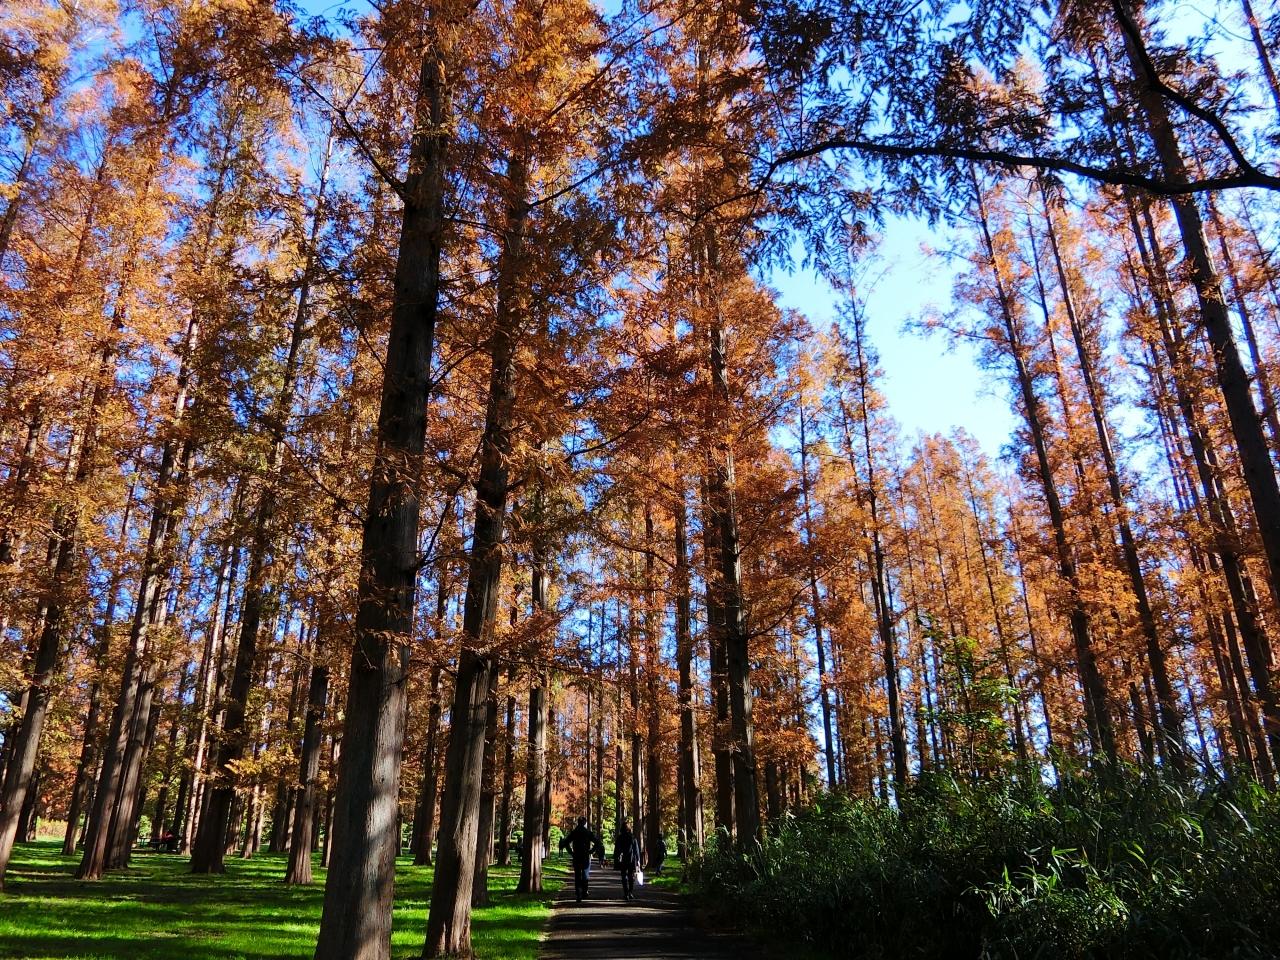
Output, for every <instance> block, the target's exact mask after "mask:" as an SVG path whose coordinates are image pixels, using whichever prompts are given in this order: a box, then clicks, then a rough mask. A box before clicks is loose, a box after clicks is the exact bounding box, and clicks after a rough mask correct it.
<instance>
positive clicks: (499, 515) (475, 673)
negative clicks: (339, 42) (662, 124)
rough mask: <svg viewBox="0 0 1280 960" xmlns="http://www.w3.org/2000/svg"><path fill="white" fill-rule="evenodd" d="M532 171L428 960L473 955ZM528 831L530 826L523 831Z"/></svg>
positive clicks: (502, 270) (492, 376)
mask: <svg viewBox="0 0 1280 960" xmlns="http://www.w3.org/2000/svg"><path fill="white" fill-rule="evenodd" d="M526 177H527V168H526V166H525V162H524V160H523V159H522V158H514V157H513V158H512V159H511V161H510V162H509V164H508V169H507V181H508V184H509V188H510V191H511V193H510V203H509V206H508V210H507V217H506V224H505V226H504V228H503V231H502V238H501V240H502V249H501V252H500V254H499V262H498V269H497V273H498V289H497V308H496V311H495V317H494V327H493V333H492V335H491V336H490V339H489V357H490V362H491V366H490V373H489V397H488V403H487V406H486V410H485V426H484V432H483V435H482V438H481V446H480V471H479V475H478V477H477V480H476V497H475V501H476V507H475V523H474V528H473V533H472V545H471V557H470V569H469V572H468V578H467V593H466V599H465V601H464V602H463V613H462V650H461V652H460V654H459V657H458V673H457V680H456V683H455V687H454V695H453V709H452V711H451V712H450V733H449V748H448V750H447V752H446V754H445V782H444V794H443V799H442V803H441V808H440V850H439V854H438V856H437V860H436V873H435V881H434V883H433V884H432V887H431V908H430V911H429V913H428V915H427V938H426V944H425V946H424V948H423V956H424V957H442V956H452V955H454V954H460V955H463V956H466V955H468V954H469V953H470V952H471V895H472V883H473V880H474V873H475V855H476V835H477V830H478V827H479V819H480V792H481V776H482V773H483V767H484V745H485V736H484V734H485V728H486V720H487V713H488V691H489V680H490V676H491V674H492V671H493V670H494V669H495V665H494V660H493V657H492V655H491V654H489V653H488V652H487V651H486V650H485V646H486V645H487V644H488V643H489V640H490V637H491V636H492V632H493V625H494V619H495V617H496V615H497V605H498V594H499V590H500V586H501V580H502V567H503V556H502V542H503V534H504V529H505V526H506V519H507V502H508V499H509V496H510V486H511V482H510V457H511V452H512V433H513V429H514V414H515V402H516V396H515V354H516V347H517V345H518V339H519V335H520V331H521V325H522V322H523V320H524V317H523V315H522V313H521V310H520V305H519V303H518V299H519V297H518V284H519V283H520V281H521V277H520V274H521V261H522V259H523V247H524V239H525V237H524V232H525V224H526V221H527V219H528V214H529V206H528V200H527V197H526V190H527V185H526ZM527 829H528V824H526V830H527Z"/></svg>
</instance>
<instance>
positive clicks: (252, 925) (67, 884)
mask: <svg viewBox="0 0 1280 960" xmlns="http://www.w3.org/2000/svg"><path fill="white" fill-rule="evenodd" d="M58 851H59V845H58V844H57V843H55V842H48V843H36V844H25V845H20V846H18V847H16V848H15V851H14V857H13V860H12V862H11V866H10V869H9V873H8V877H7V883H6V887H5V892H4V893H3V894H0V958H15V960H16V958H23V960H54V958H57V960H82V958H94V960H125V958H130V960H132V958H141V960H174V958H179V960H307V958H309V957H311V956H312V954H313V952H314V950H315V942H316V934H317V930H318V927H319V923H320V911H321V906H322V902H323V897H324V873H325V872H324V870H323V869H321V868H319V866H318V865H317V868H316V883H315V884H313V885H312V886H309V887H289V886H285V885H284V883H283V882H282V878H283V877H284V872H285V863H286V861H285V858H284V856H283V855H271V854H262V855H259V856H258V857H255V858H254V859H252V860H247V861H246V860H240V859H235V858H233V859H228V861H227V873H226V874H223V875H220V876H205V875H200V876H197V875H195V874H192V873H191V872H190V866H189V862H188V860H187V859H186V858H185V857H180V856H174V855H168V854H154V853H143V854H138V855H136V856H135V857H134V864H133V866H132V867H131V868H130V869H129V870H125V871H120V872H117V873H112V874H109V875H108V876H107V877H106V878H104V879H103V880H100V881H96V882H92V883H90V882H85V881H80V880H76V879H75V877H74V874H75V869H76V865H77V863H78V862H79V858H78V857H64V856H62V855H61V854H60V853H59V852H58ZM549 873H550V874H551V877H552V878H551V881H550V883H549V887H551V888H554V889H558V888H559V884H560V878H561V877H562V876H563V874H562V873H561V872H558V871H554V870H552V871H549ZM517 875H518V868H511V867H494V868H492V869H491V871H490V878H491V890H493V891H494V892H493V893H492V900H493V903H492V905H491V906H489V907H486V908H484V909H482V910H478V911H476V913H475V916H474V919H473V935H474V936H473V939H474V945H475V949H476V952H477V955H478V956H480V957H481V958H486V960H488V958H492V960H531V958H533V957H535V956H536V955H537V951H538V940H539V937H540V934H541V930H542V927H543V925H544V924H545V922H546V919H547V916H548V915H549V912H550V905H551V901H552V900H553V899H554V889H549V890H548V892H547V893H544V894H541V895H533V896H529V895H520V894H516V893H514V892H513V891H514V888H515V884H516V877H517ZM431 878H432V871H431V868H430V867H414V866H411V865H410V863H409V861H408V860H407V859H404V860H401V861H399V863H398V866H397V875H396V904H395V915H394V918H393V926H394V933H393V952H394V954H395V956H396V957H397V958H400V957H404V958H409V957H416V956H419V955H420V953H421V951H422V942H423V938H424V937H425V934H426V920H427V903H428V900H429V898H430V895H431Z"/></svg>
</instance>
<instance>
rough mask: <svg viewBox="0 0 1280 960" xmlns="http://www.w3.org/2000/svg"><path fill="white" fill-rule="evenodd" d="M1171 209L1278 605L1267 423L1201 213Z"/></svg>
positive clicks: (1123, 7)
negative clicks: (1243, 357) (1239, 344)
mask: <svg viewBox="0 0 1280 960" xmlns="http://www.w3.org/2000/svg"><path fill="white" fill-rule="evenodd" d="M1113 9H1114V11H1115V13H1116V16H1117V18H1118V20H1119V21H1120V25H1121V28H1122V30H1123V32H1124V34H1125V52H1126V55H1127V56H1128V60H1129V67H1130V70H1131V71H1132V74H1133V78H1134V81H1135V83H1136V84H1137V86H1138V95H1139V100H1140V102H1141V103H1142V107H1143V111H1144V113H1145V114H1146V119H1147V127H1148V129H1149V131H1150V134H1151V139H1152V142H1153V143H1154V145H1155V148H1156V153H1157V154H1158V155H1159V157H1160V162H1161V165H1162V166H1163V167H1164V170H1165V174H1166V176H1168V177H1169V179H1170V180H1171V181H1173V182H1175V183H1185V182H1186V181H1187V179H1188V177H1187V167H1186V163H1185V161H1184V160H1183V157H1182V150H1181V148H1180V146H1179V144H1178V138H1177V133H1176V131H1175V130H1174V126H1173V123H1172V121H1171V120H1170V118H1169V112H1168V106H1167V104H1166V103H1165V101H1164V98H1163V97H1162V96H1161V95H1160V93H1159V92H1158V91H1157V90H1156V89H1155V83H1156V80H1157V76H1156V72H1155V66H1154V64H1153V63H1152V61H1151V60H1150V58H1149V56H1148V55H1147V53H1146V50H1145V47H1144V46H1143V45H1142V38H1141V28H1140V27H1139V25H1138V24H1137V22H1136V21H1135V18H1134V15H1133V13H1132V11H1131V9H1130V8H1129V6H1128V0H1114V2H1113ZM1170 203H1171V204H1172V206H1173V212H1174V217H1175V219H1176V220H1177V223H1178V230H1179V232H1180V234H1181V237H1182V246H1183V252H1184V254H1185V256H1186V258H1187V266H1188V268H1189V274H1190V277H1191V282H1192V286H1193V287H1194V288H1195V291H1196V296H1197V298H1198V299H1199V303H1200V326H1201V327H1202V328H1203V329H1204V332H1205V335H1206V337H1207V338H1208V341H1209V345H1210V347H1211V348H1212V354H1213V362H1214V370H1215V373H1216V375H1217V381H1218V386H1219V387H1220V388H1221V390H1222V398H1223V401H1224V404H1225V406H1226V409H1227V417H1228V419H1229V421H1230V423H1231V435H1232V436H1233V437H1234V438H1235V441H1236V450H1237V453H1238V454H1239V457H1240V466H1241V471H1242V472H1243V474H1244V479H1245V486H1246V487H1247V488H1248V490H1249V497H1250V501H1251V503H1252V506H1253V514H1254V518H1255V520H1256V522H1257V529H1258V536H1259V538H1260V539H1261V541H1262V549H1263V553H1264V554H1265V556H1266V558H1267V567H1268V574H1269V575H1268V584H1269V585H1270V587H1271V594H1272V599H1273V600H1274V601H1276V602H1277V603H1280V483H1278V482H1277V478H1276V471H1275V467H1274V465H1273V464H1272V461H1271V451H1270V449H1269V447H1268V445H1267V440H1266V436H1265V434H1264V432H1263V428H1262V419H1261V418H1260V417H1259V415H1258V409H1257V406H1256V405H1255V404H1254V402H1253V394H1252V393H1251V391H1250V386H1249V375H1248V373H1247V372H1246V371H1245V368H1244V364H1243V363H1242V362H1241V360H1240V353H1239V351H1238V350H1237V349H1236V343H1235V334H1234V333H1233V331H1232V329H1231V319H1230V316H1229V315H1228V313H1227V305H1226V300H1225V298H1224V297H1223V294H1222V284H1221V282H1220V280H1219V278H1218V273H1217V269H1216V268H1215V266H1214V264H1213V260H1212V258H1211V257H1210V255H1209V246H1208V243H1207V242H1206V240H1205V232H1204V224H1203V222H1202V220H1201V217H1200V209H1199V207H1198V206H1197V204H1196V200H1195V198H1194V197H1192V196H1190V195H1187V196H1177V197H1173V198H1171V199H1170Z"/></svg>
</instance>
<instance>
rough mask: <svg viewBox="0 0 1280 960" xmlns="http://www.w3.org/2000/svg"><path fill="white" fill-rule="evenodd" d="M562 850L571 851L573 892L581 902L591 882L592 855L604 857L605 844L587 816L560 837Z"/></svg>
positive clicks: (579, 819)
mask: <svg viewBox="0 0 1280 960" xmlns="http://www.w3.org/2000/svg"><path fill="white" fill-rule="evenodd" d="M560 850H561V851H562V852H563V851H564V850H568V851H569V860H570V862H571V863H572V864H573V892H574V895H575V896H576V897H577V900H578V903H581V902H582V899H583V898H584V897H585V896H586V895H587V888H588V886H589V885H590V883H591V855H592V854H593V853H599V855H600V856H602V857H603V856H604V844H603V843H601V841H600V838H599V837H597V836H596V835H595V833H594V832H592V830H591V828H590V827H589V826H587V818H586V817H579V818H578V825H577V826H576V827H574V828H573V829H572V830H570V831H569V832H568V833H566V834H565V835H564V836H563V837H561V838H560Z"/></svg>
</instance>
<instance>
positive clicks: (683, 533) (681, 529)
mask: <svg viewBox="0 0 1280 960" xmlns="http://www.w3.org/2000/svg"><path fill="white" fill-rule="evenodd" d="M676 476H677V484H676V486H677V489H676V499H675V508H674V510H673V512H672V521H673V526H674V527H675V554H676V558H675V562H676V584H675V586H676V624H675V625H676V661H677V664H676V667H677V670H678V671H679V676H680V679H679V684H680V687H679V692H680V801H681V805H682V807H683V810H684V815H683V818H682V820H683V823H684V825H685V830H684V838H683V839H684V843H685V845H686V848H687V850H689V851H692V852H694V853H697V852H698V851H700V850H701V849H702V843H703V826H702V757H701V754H700V747H699V743H698V714H697V711H696V710H695V709H694V685H693V653H694V651H693V626H692V624H693V616H692V612H691V610H690V606H691V597H692V584H691V583H690V580H691V579H692V576H691V573H690V570H689V544H688V533H687V528H688V511H687V508H686V506H685V498H684V496H685V494H684V481H683V479H680V472H679V465H678V464H677V465H676ZM600 739H601V741H602V742H603V734H601V736H600Z"/></svg>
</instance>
